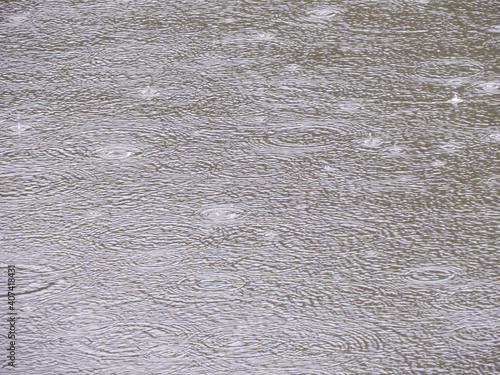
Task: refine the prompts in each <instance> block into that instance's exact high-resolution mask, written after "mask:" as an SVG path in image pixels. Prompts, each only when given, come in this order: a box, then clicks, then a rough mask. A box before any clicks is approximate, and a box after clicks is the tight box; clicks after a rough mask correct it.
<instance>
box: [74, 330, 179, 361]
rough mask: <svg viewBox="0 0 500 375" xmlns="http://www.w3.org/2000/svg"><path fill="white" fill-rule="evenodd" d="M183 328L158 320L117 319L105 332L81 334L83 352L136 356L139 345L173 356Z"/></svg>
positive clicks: (159, 353) (121, 356) (153, 351)
mask: <svg viewBox="0 0 500 375" xmlns="http://www.w3.org/2000/svg"><path fill="white" fill-rule="evenodd" d="M182 333H183V332H182V330H181V329H179V328H177V327H176V326H175V325H163V324H161V323H154V324H153V323H142V322H133V323H118V324H115V325H114V326H113V327H112V328H108V329H106V330H105V334H99V333H96V334H94V335H92V333H91V332H87V333H86V334H85V335H83V336H81V337H83V340H84V343H83V345H84V347H83V348H81V349H80V350H81V351H82V352H83V353H86V354H92V355H100V356H102V355H103V354H105V355H107V356H112V357H115V358H123V357H137V356H139V355H140V354H139V353H138V351H137V350H138V349H137V348H138V347H140V348H141V351H142V350H144V351H146V352H147V353H148V355H150V356H163V357H165V356H168V357H169V356H172V355H175V354H176V353H177V352H178V351H179V350H180V349H182V343H183V341H184V340H183V339H182Z"/></svg>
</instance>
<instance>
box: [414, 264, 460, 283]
mask: <svg viewBox="0 0 500 375" xmlns="http://www.w3.org/2000/svg"><path fill="white" fill-rule="evenodd" d="M457 273H458V271H457V270H455V269H453V268H447V267H439V266H427V267H420V268H415V269H413V270H410V271H408V272H406V273H405V274H404V278H406V279H408V280H410V281H412V282H413V283H416V284H429V285H432V284H438V283H442V282H445V281H448V280H451V279H453V278H454V277H455V276H456V274H457Z"/></svg>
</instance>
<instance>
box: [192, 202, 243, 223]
mask: <svg viewBox="0 0 500 375" xmlns="http://www.w3.org/2000/svg"><path fill="white" fill-rule="evenodd" d="M197 215H198V216H199V217H201V218H202V219H203V220H204V221H209V222H213V223H231V222H236V221H239V220H241V219H242V218H244V217H245V215H246V212H245V210H243V209H241V208H238V207H235V206H233V205H231V204H227V205H216V206H211V207H206V208H203V209H201V210H199V211H198V212H197Z"/></svg>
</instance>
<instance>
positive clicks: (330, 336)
mask: <svg viewBox="0 0 500 375" xmlns="http://www.w3.org/2000/svg"><path fill="white" fill-rule="evenodd" d="M375 330H376V328H375V327H363V326H361V325H359V326H356V325H355V324H352V323H348V322H346V323H345V325H343V326H342V327H340V326H339V327H329V326H328V325H323V326H319V325H318V326H317V327H314V328H313V327H306V328H304V327H295V328H294V329H293V330H291V329H290V330H286V331H283V332H280V333H277V334H276V335H275V336H273V338H274V340H273V341H274V344H273V345H272V348H271V353H273V354H276V355H278V356H280V357H295V356H307V357H308V358H309V357H324V356H326V355H338V354H342V353H347V352H348V353H355V352H358V351H361V352H364V351H366V350H380V349H381V348H382V347H383V343H382V339H381V337H379V335H378V334H377V332H375Z"/></svg>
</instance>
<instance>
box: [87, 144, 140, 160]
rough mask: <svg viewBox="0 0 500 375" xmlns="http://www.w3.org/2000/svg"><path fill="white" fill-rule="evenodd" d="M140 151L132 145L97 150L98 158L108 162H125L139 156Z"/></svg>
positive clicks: (111, 146)
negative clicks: (124, 160)
mask: <svg viewBox="0 0 500 375" xmlns="http://www.w3.org/2000/svg"><path fill="white" fill-rule="evenodd" d="M139 152H140V150H139V149H138V148H135V147H133V146H130V145H109V146H106V147H103V148H100V149H98V150H96V152H95V154H96V156H97V157H99V158H101V159H106V160H123V159H127V158H129V157H131V156H135V155H138V154H139Z"/></svg>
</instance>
